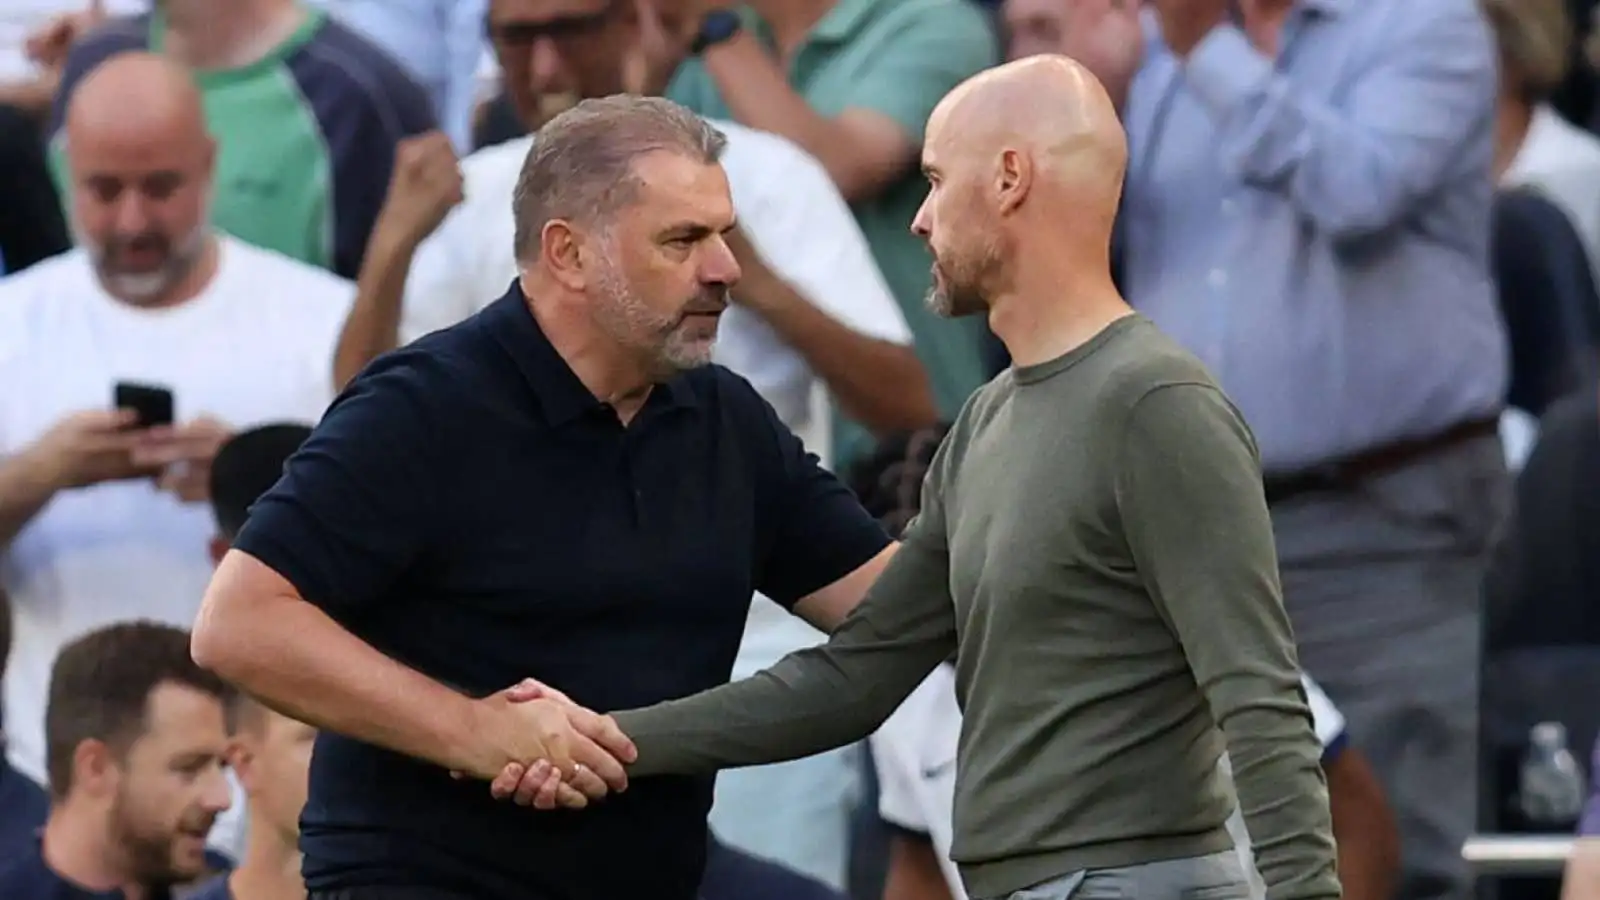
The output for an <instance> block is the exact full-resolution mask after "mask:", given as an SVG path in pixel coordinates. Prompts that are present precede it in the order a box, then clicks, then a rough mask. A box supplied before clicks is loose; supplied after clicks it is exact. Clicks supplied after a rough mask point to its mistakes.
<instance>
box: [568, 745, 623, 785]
mask: <svg viewBox="0 0 1600 900" xmlns="http://www.w3.org/2000/svg"><path fill="white" fill-rule="evenodd" d="M572 755H573V758H574V759H575V760H576V762H575V763H574V765H573V766H572V767H570V768H569V769H568V771H574V770H575V769H576V768H577V767H578V766H583V767H585V768H586V769H588V770H589V771H590V772H592V773H593V774H594V775H597V776H599V777H600V780H601V781H603V782H605V783H606V784H608V785H610V786H611V789H612V790H614V791H617V792H619V793H620V792H622V791H625V790H627V789H628V772H627V770H626V769H624V768H623V767H622V763H619V762H617V759H616V757H614V756H612V755H611V754H609V753H607V752H606V751H604V750H602V749H600V745H599V744H596V743H595V742H594V741H591V740H589V739H588V738H586V737H584V736H582V735H575V736H574V737H573V740H572ZM585 793H587V792H585Z"/></svg>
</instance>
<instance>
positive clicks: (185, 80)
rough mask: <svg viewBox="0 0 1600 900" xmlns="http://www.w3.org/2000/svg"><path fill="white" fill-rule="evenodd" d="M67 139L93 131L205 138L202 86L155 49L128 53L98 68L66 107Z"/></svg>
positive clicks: (81, 83) (83, 82)
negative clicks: (199, 86) (159, 133)
mask: <svg viewBox="0 0 1600 900" xmlns="http://www.w3.org/2000/svg"><path fill="white" fill-rule="evenodd" d="M66 125H67V140H68V145H69V146H70V145H71V144H72V143H73V142H74V139H75V135H76V134H77V133H81V132H85V131H87V132H89V133H91V135H96V136H98V135H100V134H104V133H120V134H127V135H133V134H141V133H143V134H148V133H152V132H163V133H166V134H168V135H171V136H172V137H187V138H189V139H191V140H196V141H204V140H205V137H206V126H205V112H204V108H203V107H202V105H201V103H200V90H199V89H198V88H197V87H195V83H194V79H193V78H191V77H190V75H189V73H188V71H187V70H185V69H184V68H183V67H182V66H179V65H176V64H175V63H173V62H171V61H169V60H167V59H164V58H163V57H160V56H157V55H155V54H153V53H124V54H120V55H117V56H113V57H111V58H110V59H108V60H106V61H105V62H103V63H101V64H100V65H99V66H96V67H95V68H94V69H93V70H92V71H91V72H90V73H89V74H88V75H87V76H85V77H84V79H83V81H81V82H79V84H78V86H77V88H76V89H75V90H74V91H73V93H72V99H71V101H70V102H69V103H68V105H67V121H66Z"/></svg>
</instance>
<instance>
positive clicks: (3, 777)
mask: <svg viewBox="0 0 1600 900" xmlns="http://www.w3.org/2000/svg"><path fill="white" fill-rule="evenodd" d="M49 816H50V795H49V794H46V793H45V790H44V788H42V787H40V786H38V785H37V784H34V783H33V781H32V780H31V779H30V778H28V776H26V775H24V774H22V773H21V772H18V771H17V770H16V769H13V768H12V767H11V763H10V762H8V761H7V760H6V755H5V745H4V744H3V743H0V868H5V867H6V866H7V865H9V864H10V863H11V862H13V861H14V860H17V859H21V858H22V857H25V856H28V855H30V854H32V853H35V852H36V851H37V848H38V844H39V829H41V828H43V827H44V820H45V819H46V818H48V817H49ZM0 896H4V895H0Z"/></svg>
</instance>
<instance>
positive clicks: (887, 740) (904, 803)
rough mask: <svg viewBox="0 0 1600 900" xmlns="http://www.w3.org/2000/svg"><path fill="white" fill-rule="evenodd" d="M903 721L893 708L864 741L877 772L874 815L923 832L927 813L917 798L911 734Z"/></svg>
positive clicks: (925, 829)
mask: <svg viewBox="0 0 1600 900" xmlns="http://www.w3.org/2000/svg"><path fill="white" fill-rule="evenodd" d="M907 724H908V723H907V722H906V721H905V717H904V716H902V715H900V713H898V712H897V713H896V714H895V715H893V716H890V717H889V719H888V721H886V722H884V723H883V727H881V728H879V729H878V733H877V734H874V735H873V736H872V737H871V738H869V739H868V741H867V743H868V746H870V747H871V748H872V764H873V766H874V767H875V768H876V769H877V772H878V815H879V816H881V817H882V818H883V820H884V821H885V822H888V823H889V824H891V825H894V826H897V827H899V828H904V829H906V830H908V831H916V832H921V833H924V834H926V833H927V831H928V821H927V816H925V815H924V814H923V811H922V808H921V804H920V803H918V802H917V791H916V784H917V775H918V773H917V772H915V771H913V770H912V767H911V766H912V763H911V760H913V759H914V758H915V754H914V751H915V748H916V743H915V740H914V738H915V736H914V735H911V734H908V733H907V729H906V725H907Z"/></svg>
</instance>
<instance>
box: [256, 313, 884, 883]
mask: <svg viewBox="0 0 1600 900" xmlns="http://www.w3.org/2000/svg"><path fill="white" fill-rule="evenodd" d="M887 544H888V538H887V536H886V535H885V534H884V533H883V531H882V529H881V528H880V527H879V526H878V525H877V524H876V523H875V522H874V521H872V519H871V518H870V517H868V516H867V514H866V513H865V512H864V511H863V510H862V509H861V507H860V506H859V505H858V504H857V503H856V500H855V498H854V496H853V495H852V494H851V493H850V492H849V491H848V490H847V489H846V488H845V487H844V486H843V485H842V484H841V483H840V482H839V481H837V480H836V479H835V478H834V477H833V476H832V475H831V474H829V473H828V472H827V471H825V470H824V469H822V468H821V466H820V465H818V463H817V460H816V458H815V457H813V456H811V455H809V454H807V453H806V452H805V450H804V449H803V447H802V446H801V443H800V441H799V440H798V439H797V438H796V437H795V436H794V435H793V434H792V433H790V431H789V430H788V429H787V428H785V427H784V426H783V424H782V423H780V422H779V420H778V418H777V415H776V414H775V413H774V412H773V410H772V408H771V407H770V406H768V405H767V403H766V402H765V401H764V400H762V399H761V397H760V396H759V395H758V394H757V393H756V392H755V389H754V388H752V387H751V386H750V385H749V384H748V383H747V382H746V381H744V380H743V379H742V378H739V377H738V376H736V375H734V374H732V373H730V372H728V371H727V370H725V369H722V368H720V367H717V366H708V367H705V368H702V369H698V370H695V371H692V372H689V373H687V374H685V375H683V376H681V377H679V378H677V379H675V380H673V381H671V382H669V383H667V384H665V385H662V386H660V387H658V388H657V389H655V390H654V391H652V393H651V395H650V397H649V399H648V401H647V402H646V403H645V405H644V408H643V409H642V410H641V411H640V412H639V414H638V415H637V416H636V417H635V419H634V421H633V422H632V423H631V424H630V425H629V426H628V427H627V428H623V427H622V425H621V424H620V423H619V421H618V419H617V418H616V415H615V413H614V412H613V411H612V410H611V409H610V408H608V407H606V406H604V405H602V404H601V403H600V402H598V401H597V400H596V399H595V397H594V396H593V395H592V394H590V393H589V391H588V390H587V389H586V388H585V387H584V386H583V384H582V382H580V381H579V380H578V378H577V376H576V375H574V374H573V373H572V371H571V370H570V369H569V368H568V367H567V365H566V364H565V362H564V361H563V360H562V358H561V357H560V355H559V354H557V353H556V351H555V349H554V348H553V347H552V346H551V345H550V343H549V342H548V341H547V340H546V338H545V337H544V335H543V334H542V332H541V331H540V330H539V327H538V325H537V323H536V322H535V320H534V318H533V316H532V314H531V313H530V312H529V311H528V309H527V306H526V304H525V301H524V299H523V297H522V296H521V293H520V291H519V290H518V289H517V288H516V286H515V285H513V286H512V289H511V291H510V293H508V294H507V295H506V296H505V297H503V298H501V299H500V300H498V301H496V302H495V303H493V304H492V305H490V306H489V307H488V308H487V309H485V310H484V311H483V312H481V313H479V314H478V315H476V316H474V317H472V318H470V319H468V320H466V321H465V322H462V323H461V324H459V325H456V326H455V327H452V328H450V329H447V330H445V331H442V332H438V333H436V334H433V335H430V336H428V337H426V338H424V339H422V340H421V341H419V342H417V343H415V344H413V345H411V346H409V347H407V348H403V349H401V350H399V351H397V352H395V353H392V354H389V355H387V356H385V357H383V358H382V359H380V360H378V361H377V362H375V363H374V364H373V365H372V366H371V367H370V368H369V369H368V370H367V371H366V372H364V373H362V375H361V376H360V377H359V378H357V379H356V380H355V381H354V382H353V383H352V384H351V385H350V387H349V388H348V389H347V390H346V391H345V393H344V394H343V395H341V396H340V398H339V399H338V400H336V401H335V402H334V404H333V406H332V407H331V408H330V409H329V410H328V413H327V415H326V416H325V418H324V419H323V421H322V423H321V424H320V425H319V426H318V427H317V429H316V431H315V433H314V434H313V435H312V436H311V438H310V439H309V440H308V441H307V442H306V444H305V445H304V446H303V447H302V448H301V450H300V451H299V452H298V453H297V454H296V455H295V456H294V457H293V458H292V459H291V460H290V461H289V463H288V465H287V468H286V474H285V476H284V478H283V480H282V481H280V482H279V483H278V485H277V486H276V487H275V488H273V490H272V491H270V492H269V493H268V494H267V495H266V496H265V497H263V498H262V500H261V501H260V502H259V503H258V504H257V505H256V506H255V507H254V509H253V510H252V515H251V518H250V521H249V523H248V524H247V525H246V527H245V528H244V530H243V532H242V533H241V534H240V536H239V539H238V541H237V543H236V546H237V547H238V548H239V549H241V550H243V551H245V552H247V553H249V554H251V555H252V556H255V557H256V558H258V559H260V560H261V561H262V562H264V563H266V564H267V565H268V566H270V567H272V568H273V569H274V570H276V571H277V572H279V573H280V574H282V575H283V576H284V577H286V578H287V579H288V580H289V581H290V582H292V583H293V584H294V585H295V586H296V587H297V588H298V589H299V590H300V592H301V593H302V594H303V595H304V596H305V598H306V599H307V600H309V601H310V602H312V603H314V604H316V605H318V606H319V607H321V608H323V609H324V610H326V611H328V612H329V613H330V614H331V615H332V616H333V617H334V618H336V619H337V620H339V621H340V622H341V623H342V624H343V625H345V627H347V628H349V629H350V630H351V631H352V632H354V633H355V634H356V635H358V636H360V637H362V638H363V639H365V640H367V641H368V642H370V643H371V644H373V645H374V646H376V647H378V648H379V649H381V650H383V651H384V652H386V653H388V654H389V655H391V656H393V657H395V658H396V659H399V660H401V661H403V662H405V663H407V664H409V665H411V666H414V667H415V668H417V669H418V670H419V671H421V672H423V673H425V674H427V675H429V676H432V677H434V678H436V679H438V680H440V681H442V682H445V683H447V684H451V685H454V686H457V687H459V688H461V689H462V690H464V691H466V692H468V693H471V694H474V695H484V694H488V693H491V692H493V691H496V690H499V689H501V688H503V687H505V686H507V685H509V684H512V683H513V682H515V681H516V680H518V679H520V678H523V677H525V676H532V677H535V678H538V679H540V680H542V681H545V682H547V683H549V684H551V685H553V686H555V687H557V688H559V689H561V690H563V691H565V692H567V693H568V694H569V695H571V696H572V698H573V699H574V700H576V701H577V702H579V703H582V704H584V705H585V706H589V707H591V708H594V709H598V710H613V709H624V708H630V707H637V706H645V705H649V704H652V703H656V702H658V701H661V700H667V699H670V698H676V697H682V696H686V695H688V694H693V693H696V692H699V691H702V690H705V689H707V688H710V687H713V686H715V685H717V684H721V683H723V682H725V681H727V680H728V677H729V674H730V672H731V670H732V667H733V660H734V655H735V653H736V652H737V650H738V646H739V641H740V637H741V634H742V632H743V628H744V623H745V616H746V613H747V612H748V610H749V605H750V596H751V592H752V591H755V590H759V591H761V592H762V593H765V594H766V595H768V596H770V597H772V598H773V599H774V600H777V601H778V602H780V603H793V602H794V601H796V600H798V599H799V598H801V597H803V596H805V595H806V594H808V593H810V592H812V591H814V590H816V589H818V588H820V587H823V586H825V585H828V584H830V583H832V582H834V581H836V580H838V579H839V578H840V577H842V576H844V575H846V574H848V573H849V572H851V571H854V570H855V569H856V568H858V567H859V566H861V565H862V564H863V563H865V562H866V561H868V560H869V559H870V558H872V557H873V556H874V555H876V554H877V553H878V552H879V551H881V550H882V549H883V548H884V547H885V546H887ZM711 787H712V783H711V780H710V779H692V778H656V779H641V780H639V781H638V782H636V783H634V784H633V785H631V786H630V788H629V790H628V791H627V792H626V793H624V794H622V795H619V796H615V797H612V798H608V799H607V800H606V801H604V802H603V803H601V804H598V805H597V806H595V807H591V808H590V809H588V810H585V811H582V812H570V811H565V810H562V811H550V812H540V811H535V810H531V809H526V808H522V807H517V806H514V805H511V804H507V803H499V802H496V801H494V800H493V799H491V798H490V796H489V793H488V789H487V786H486V785H484V784H479V783H473V782H458V781H454V780H452V779H451V778H450V777H449V775H448V773H446V772H444V771H443V770H441V769H440V768H438V767H436V766H434V765H431V764H427V763H422V762H419V761H416V760H412V759H409V758H406V757H402V756H400V755H397V754H394V753H390V752H388V751H385V750H381V749H378V748H376V747H373V746H369V745H366V744H362V743H359V742H356V741H352V740H349V739H347V738H343V737H339V736H336V735H331V734H324V735H322V736H321V737H319V739H318V742H317V746H316V751H315V755H314V757H313V759H312V764H311V795H310V801H309V803H308V804H307V806H306V809H305V813H304V814H303V816H302V837H301V846H302V848H303V849H304V851H305V874H306V880H307V885H308V886H309V887H310V888H311V889H313V890H322V889H333V888H340V887H349V886H357V885H381V884H397V883H398V884H413V885H424V886H433V887H439V888H455V889H462V890H466V891H469V892H471V894H472V895H473V896H476V897H486V898H500V897H504V898H516V900H591V898H613V897H615V898H621V897H630V896H637V897H646V896H647V897H651V898H659V900H678V898H683V900H690V898H693V897H694V894H695V887H696V885H697V884H698V883H699V880H700V874H701V869H702V867H703V864H704V857H705V848H706V830H705V816H706V813H707V811H708V809H709V807H710V803H711Z"/></svg>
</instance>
